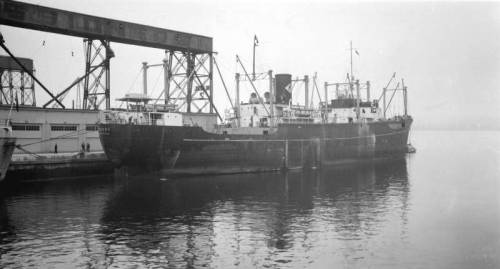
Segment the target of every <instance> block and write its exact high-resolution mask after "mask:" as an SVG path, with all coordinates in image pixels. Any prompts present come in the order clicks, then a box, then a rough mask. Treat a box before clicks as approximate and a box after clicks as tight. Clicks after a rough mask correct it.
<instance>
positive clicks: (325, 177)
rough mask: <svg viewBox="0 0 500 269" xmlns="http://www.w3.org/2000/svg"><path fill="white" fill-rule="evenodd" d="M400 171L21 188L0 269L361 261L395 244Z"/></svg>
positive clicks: (400, 227)
mask: <svg viewBox="0 0 500 269" xmlns="http://www.w3.org/2000/svg"><path fill="white" fill-rule="evenodd" d="M406 166H407V164H406V162H405V161H404V160H399V161H393V162H389V163H387V162H386V163H380V164H371V165H364V166H361V167H360V166H357V167H343V168H336V169H324V170H321V171H308V172H290V173H286V174H282V173H276V174H246V175H228V176H210V177H208V176H206V177H196V178H181V179H169V180H166V181H161V180H160V179H159V177H157V176H154V175H142V176H136V177H119V176H118V177H115V178H101V179H95V180H90V181H84V182H82V181H61V182H48V183H39V184H31V185H27V184H24V185H22V186H21V187H20V188H18V189H17V190H13V191H10V192H8V193H3V194H2V198H1V200H0V233H1V234H0V235H1V241H0V255H1V256H0V257H1V259H0V267H3V268H4V267H15V266H19V265H21V266H22V267H30V266H33V267H58V266H59V267H63V268H64V267H67V266H68V265H72V267H116V268H118V267H125V266H127V267H128V266H134V265H137V266H141V267H155V266H159V267H181V268H184V267H203V266H208V267H214V268H227V267H235V266H241V267H245V268H246V267H259V268H260V267H287V266H289V267H318V266H320V267H324V266H326V265H329V264H340V265H345V264H346V263H347V265H350V264H349V263H355V265H358V266H359V265H361V266H363V261H362V259H363V257H369V256H370V253H369V249H373V246H371V245H372V244H374V242H380V240H379V239H378V238H381V237H385V236H388V234H389V236H396V237H398V238H399V239H401V238H403V239H404V236H405V231H406V223H407V217H406V216H407V214H408V200H409V198H408V197H409V194H410V192H409V189H410V188H409V182H408V176H407V168H406ZM388 231H389V232H388ZM394 232H396V233H397V234H394Z"/></svg>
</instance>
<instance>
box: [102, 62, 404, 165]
mask: <svg viewBox="0 0 500 269" xmlns="http://www.w3.org/2000/svg"><path fill="white" fill-rule="evenodd" d="M242 67H243V66H242ZM272 74H273V73H272V71H269V72H268V73H267V79H268V80H269V87H268V91H265V92H264V93H263V94H262V95H261V94H260V93H259V91H257V89H256V87H255V85H254V83H253V80H252V78H250V76H249V75H248V74H245V75H246V76H245V78H246V82H248V83H250V84H251V86H252V89H253V92H252V93H251V94H250V96H249V99H248V101H246V102H245V101H240V98H239V96H240V91H239V85H240V83H241V82H242V80H240V78H241V76H240V75H239V74H237V75H236V91H235V96H236V98H235V102H234V106H233V108H232V109H230V110H227V111H226V115H225V118H224V120H223V121H221V122H220V123H219V124H217V115H216V114H214V113H189V112H181V111H179V110H177V109H176V107H175V106H174V105H172V106H169V107H166V106H160V107H156V106H154V105H152V104H149V102H152V101H153V99H150V98H148V97H147V96H145V95H143V96H141V97H138V96H136V97H134V96H132V95H128V96H126V97H125V98H123V99H121V101H125V102H127V103H128V104H127V106H126V107H127V109H125V110H121V111H118V110H114V111H113V110H110V111H105V112H104V113H103V117H102V119H103V120H102V122H101V123H100V124H99V133H100V138H101V143H102V145H103V147H104V150H105V152H106V154H107V156H108V158H109V159H110V160H111V161H112V162H113V163H114V164H115V165H116V166H132V167H139V168H147V169H187V170H189V171H204V172H214V173H217V172H242V171H243V172H244V171H260V170H272V169H280V168H295V167H300V168H305V167H318V166H321V165H329V164H338V163H345V162H356V161H361V160H371V159H376V158H386V157H394V156H402V155H403V154H404V153H406V152H407V139H408V133H409V131H410V127H411V123H412V118H411V117H410V116H409V115H407V114H406V113H405V114H403V115H401V116H398V117H393V118H386V117H385V111H386V108H387V107H386V106H385V105H384V106H382V107H381V106H380V105H379V100H378V99H376V100H372V101H370V93H369V91H370V83H369V82H366V83H360V82H359V81H358V80H354V79H351V78H353V77H352V76H351V77H348V78H349V79H348V81H347V82H343V83H330V84H328V83H326V84H325V95H324V96H325V97H324V100H322V101H321V102H320V103H319V104H318V105H317V106H312V105H308V104H309V102H307V101H306V102H305V105H297V104H293V102H292V96H293V95H292V92H293V90H292V85H293V83H294V81H293V80H292V76H291V75H290V74H276V75H274V76H273V75H272ZM331 85H335V97H334V98H333V99H330V100H328V99H326V98H327V97H326V96H327V92H328V86H331ZM316 90H317V89H316ZM361 90H364V91H366V94H365V97H364V98H362V94H361ZM306 92H307V91H306ZM403 92H404V95H405V98H406V88H404V91H403ZM306 96H308V94H306ZM327 100H328V101H327ZM384 100H385V90H384ZM405 100H406V99H405ZM384 103H385V102H384ZM405 111H406V110H405Z"/></svg>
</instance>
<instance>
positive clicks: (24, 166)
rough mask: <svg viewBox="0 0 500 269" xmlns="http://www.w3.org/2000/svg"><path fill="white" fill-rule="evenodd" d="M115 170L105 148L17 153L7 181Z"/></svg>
mask: <svg viewBox="0 0 500 269" xmlns="http://www.w3.org/2000/svg"><path fill="white" fill-rule="evenodd" d="M108 173H113V167H112V166H111V163H110V162H109V161H108V159H107V158H106V155H105V154H104V152H102V151H98V152H85V153H83V152H66V153H57V154H55V153H41V154H37V155H36V156H35V155H30V154H14V155H13V156H12V161H11V163H10V166H9V169H8V172H7V176H6V178H5V180H6V181H8V182H19V181H35V180H49V179H57V178H65V179H67V178H77V177H85V176H92V175H101V174H108Z"/></svg>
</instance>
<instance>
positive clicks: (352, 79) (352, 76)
mask: <svg viewBox="0 0 500 269" xmlns="http://www.w3.org/2000/svg"><path fill="white" fill-rule="evenodd" d="M350 44H351V48H350V49H349V50H350V51H351V81H354V73H353V72H352V69H353V68H352V51H353V48H352V40H351V43H350Z"/></svg>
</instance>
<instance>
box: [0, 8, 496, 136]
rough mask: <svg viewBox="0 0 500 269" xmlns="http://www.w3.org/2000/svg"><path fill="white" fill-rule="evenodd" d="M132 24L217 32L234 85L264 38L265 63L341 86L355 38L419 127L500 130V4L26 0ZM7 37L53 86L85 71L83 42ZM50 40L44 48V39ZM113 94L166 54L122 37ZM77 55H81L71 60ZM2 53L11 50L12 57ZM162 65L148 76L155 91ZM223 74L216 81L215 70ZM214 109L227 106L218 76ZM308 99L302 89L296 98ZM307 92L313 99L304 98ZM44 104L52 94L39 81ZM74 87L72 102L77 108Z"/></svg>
mask: <svg viewBox="0 0 500 269" xmlns="http://www.w3.org/2000/svg"><path fill="white" fill-rule="evenodd" d="M26 2H31V3H36V4H40V5H46V6H50V7H56V8H60V9H67V10H72V11H76V12H82V13H87V14H92V15H97V16H105V17H110V18H115V19H121V20H128V21H132V22H137V23H141V24H147V25H153V26H158V27H163V28H168V29H173V30H179V31H186V32H191V33H196V34H201V35H206V36H211V37H213V39H214V49H215V51H217V52H219V55H218V62H219V63H220V64H221V67H222V72H223V75H224V77H225V80H226V82H227V83H228V85H229V87H230V88H231V90H232V89H233V85H234V73H235V71H241V70H239V69H237V68H236V63H235V60H234V59H235V55H236V54H239V55H240V57H241V58H242V60H243V61H244V63H245V64H246V67H247V69H248V70H250V69H251V55H252V50H251V49H252V40H253V35H254V34H256V35H257V36H258V38H259V41H260V46H259V47H258V50H257V69H258V70H259V71H267V70H269V69H272V70H274V72H275V73H291V74H293V75H294V76H303V75H305V74H308V75H310V76H312V75H313V74H314V72H318V82H319V84H320V87H321V85H323V83H324V81H329V82H334V81H343V80H344V78H345V75H346V73H347V72H348V70H349V51H348V50H347V49H348V47H349V41H350V40H352V41H353V44H354V47H355V48H357V49H358V51H359V53H360V56H359V57H358V56H356V57H355V58H354V65H355V68H354V73H355V75H356V76H357V77H358V78H360V79H361V80H370V81H371V83H372V88H373V89H374V90H373V91H374V92H375V93H376V94H374V95H373V96H377V97H378V95H379V93H380V90H381V88H382V87H384V86H385V84H386V83H387V81H388V80H389V78H390V77H391V75H392V73H393V72H396V73H397V77H398V78H404V80H405V84H406V85H407V86H408V89H409V102H410V104H409V106H410V113H411V114H412V115H413V116H414V117H415V118H416V123H417V125H419V124H420V125H421V126H426V125H438V124H447V125H450V123H451V125H453V124H462V123H464V124H466V125H470V124H475V123H480V124H481V125H483V126H485V125H495V124H497V125H500V124H499V123H500V114H499V112H500V109H499V108H500V106H499V103H500V87H499V84H500V82H499V81H497V80H498V78H499V77H500V76H499V75H500V39H499V36H500V4H499V3H494V2H490V3H478V2H474V3H467V2H457V3H454V2H442V3H441V2H428V3H416V2H415V3H414V2H387V3H383V2H356V3H343V2H326V1H295V2H289V1H287V2H285V1H278V2H276V1H251V2H250V1H144V0H142V1H130V0H128V1H127V0H121V1H117V0H113V1H103V0H100V1H97V0H86V1H64V0H50V1H26ZM0 31H1V32H2V34H3V35H4V38H5V40H6V44H7V46H8V47H10V49H11V50H12V51H13V52H14V53H15V54H16V55H18V56H20V57H29V58H33V59H34V60H35V67H36V69H37V74H38V75H39V77H40V79H41V80H42V81H43V82H44V83H45V84H46V85H47V86H48V87H49V88H51V89H54V91H55V92H58V91H60V90H61V89H63V88H65V87H66V86H67V85H69V84H70V83H71V82H72V81H73V80H74V79H75V78H76V77H77V76H81V75H82V74H83V66H84V65H83V63H84V57H83V48H82V39H80V38H73V37H68V36H62V35H55V34H49V33H44V32H37V31H31V30H25V29H19V28H12V27H7V26H0ZM44 40H45V46H42V43H43V41H44ZM112 48H113V50H114V52H115V54H116V57H115V58H113V59H112V62H111V65H112V67H111V68H112V73H111V77H112V81H111V86H112V89H111V92H112V99H113V100H114V99H116V98H118V97H121V96H123V95H124V94H125V93H127V92H131V91H137V92H138V91H141V77H140V76H139V77H138V76H137V75H138V73H139V70H140V68H141V62H143V61H148V62H150V63H160V62H161V60H162V58H163V52H162V51H161V50H157V49H147V48H141V47H136V46H129V45H121V44H117V43H113V44H112ZM72 52H73V54H74V56H72ZM2 54H5V53H3V52H2ZM159 72H160V70H159V69H158V70H151V71H150V82H149V85H150V87H151V88H153V86H154V85H155V84H156V87H155V89H154V90H153V89H151V90H153V95H157V94H159V93H160V91H161V89H162V87H163V86H162V85H161V78H160V79H159V80H158V82H157V83H156V78H157V77H158V75H159ZM214 77H215V76H214ZM215 83H216V92H217V93H216V95H215V99H216V105H217V106H218V107H219V110H223V109H224V107H227V106H229V102H228V101H227V100H226V97H225V93H224V91H223V89H222V85H221V83H220V82H219V80H218V79H217V80H216V82H215ZM297 95H299V93H297ZM301 96H303V94H302V95H301ZM37 99H38V100H37V101H38V103H39V104H43V103H42V101H44V100H47V97H46V95H45V94H44V93H43V92H42V91H41V89H40V87H38V91H37ZM72 99H74V93H72V95H70V96H68V97H67V100H66V102H67V103H68V104H69V103H71V100H72Z"/></svg>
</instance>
